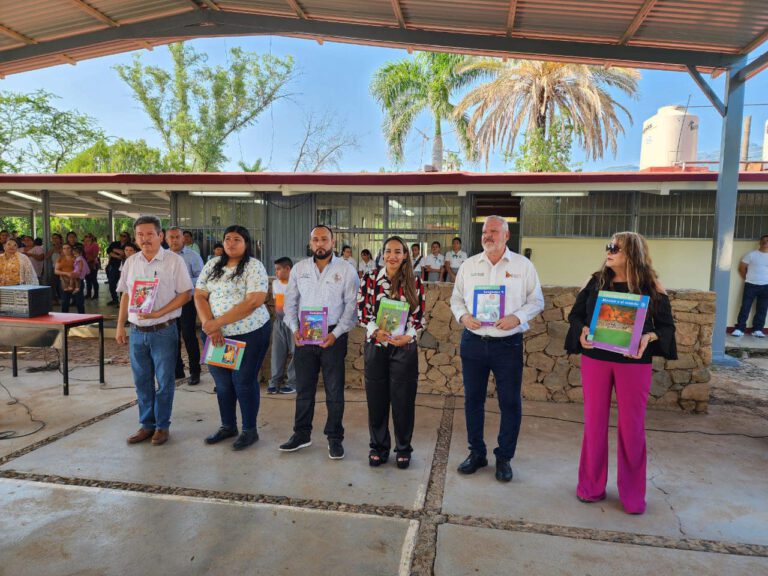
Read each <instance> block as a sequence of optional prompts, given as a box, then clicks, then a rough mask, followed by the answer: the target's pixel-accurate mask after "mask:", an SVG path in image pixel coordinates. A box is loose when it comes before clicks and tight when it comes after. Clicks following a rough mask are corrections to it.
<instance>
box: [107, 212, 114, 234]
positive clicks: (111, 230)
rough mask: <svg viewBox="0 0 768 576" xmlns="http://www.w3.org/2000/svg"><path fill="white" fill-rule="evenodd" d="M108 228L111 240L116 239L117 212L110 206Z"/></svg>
mask: <svg viewBox="0 0 768 576" xmlns="http://www.w3.org/2000/svg"><path fill="white" fill-rule="evenodd" d="M107 230H109V241H110V242H114V241H115V213H114V212H113V210H112V209H111V208H110V209H109V210H107Z"/></svg>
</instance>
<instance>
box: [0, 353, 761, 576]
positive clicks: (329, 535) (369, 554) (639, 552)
mask: <svg viewBox="0 0 768 576" xmlns="http://www.w3.org/2000/svg"><path fill="white" fill-rule="evenodd" d="M83 363H84V364H85V362H83ZM0 364H2V365H7V364H8V360H7V355H6V356H0ZM40 364H41V362H40V360H39V359H29V360H25V361H24V362H22V366H21V368H22V371H21V372H20V377H19V378H12V377H11V375H10V370H9V369H8V368H6V369H3V370H1V371H0V382H1V383H2V384H3V386H5V387H6V388H7V391H6V390H2V389H0V395H4V396H5V398H4V399H3V400H2V401H0V430H13V431H15V432H16V433H17V434H18V435H23V434H27V433H30V432H33V431H34V430H36V429H37V428H39V427H40V426H41V423H43V422H44V423H45V427H44V428H42V430H39V431H37V432H34V433H33V434H31V435H29V436H23V437H19V438H16V439H10V440H3V441H1V442H0V502H2V510H3V513H2V514H0V558H2V561H0V575H6V574H7V575H13V576H17V575H26V574H29V575H35V576H38V575H59V574H115V575H132V574H136V575H139V574H141V575H147V574H164V575H175V574H185V575H186V574H225V573H226V574H300V573H302V574H322V575H326V574H327V575H336V574H338V575H357V574H360V575H378V574H381V575H396V574H414V575H427V574H437V575H441V576H448V575H463V574H467V575H469V574H472V575H477V574H526V575H530V574H537V575H538V574H541V575H550V574H551V575H554V574H558V575H560V574H574V575H576V574H585V575H586V574H591V575H603V574H605V575H612V574H649V573H654V572H656V573H661V574H698V575H708V574H712V575H716V574H717V575H722V574H728V575H741V574H744V575H755V574H768V498H766V495H767V494H768V474H766V470H768V402H764V401H762V400H761V399H760V398H755V399H754V400H750V401H749V402H741V403H740V402H736V401H727V400H722V401H720V402H716V403H714V404H713V405H712V407H711V409H710V413H709V414H708V415H698V416H692V415H683V414H680V413H677V412H650V413H649V416H648V429H649V432H648V442H649V466H648V471H649V478H648V510H647V512H646V514H644V515H642V516H630V515H627V514H625V513H624V512H623V511H622V509H621V505H620V503H619V501H618V497H617V493H616V488H615V467H614V466H612V468H611V476H610V478H609V486H608V498H607V499H606V500H605V501H603V502H601V503H597V504H591V505H585V504H582V503H580V502H579V501H578V500H576V498H575V495H574V489H575V484H574V483H575V478H576V470H577V464H578V454H579V445H580V440H581V438H580V436H581V424H580V422H581V406H580V405H574V404H551V403H536V402H526V403H525V417H524V419H523V428H522V432H521V436H520V443H519V448H518V454H517V456H516V458H515V460H514V461H513V468H514V472H515V478H514V480H513V481H512V483H511V484H507V485H504V484H500V483H498V482H497V481H496V480H495V479H494V477H493V466H492V465H491V466H490V467H488V468H486V469H483V470H481V471H479V472H478V473H477V474H475V475H474V476H472V477H462V476H459V475H458V474H457V473H456V471H455V470H456V466H457V465H458V464H459V462H460V461H461V460H462V459H463V458H464V456H465V455H466V432H465V428H464V419H463V413H462V398H460V397H457V398H453V397H450V398H444V397H439V396H425V395H422V396H419V397H418V399H417V403H418V407H417V417H416V422H417V426H416V433H415V439H414V447H415V453H414V460H413V462H412V465H411V468H409V469H408V470H398V469H397V468H396V467H395V465H394V462H393V461H390V462H389V463H388V464H387V465H385V466H383V467H381V468H378V469H375V468H370V467H369V466H368V465H367V461H366V457H367V426H366V406H365V402H364V396H363V394H362V393H361V392H360V391H357V390H349V391H348V393H347V399H348V404H347V408H346V414H345V427H346V440H345V447H346V451H347V454H346V458H345V459H344V460H342V461H331V460H330V459H329V458H328V455H327V447H326V444H325V440H324V438H323V436H322V433H321V432H322V425H323V422H324V418H325V409H324V407H323V405H322V404H321V403H319V404H318V409H317V414H316V417H315V428H316V430H315V434H314V436H313V445H312V446H311V447H310V448H308V449H305V450H302V451H300V452H297V453H293V454H284V453H280V452H279V451H278V450H277V445H278V444H279V443H280V442H282V441H284V440H285V439H287V438H288V437H289V436H290V433H291V426H292V417H293V397H292V396H266V395H264V396H263V398H262V404H261V411H260V415H259V435H260V440H259V442H258V443H257V444H255V445H254V446H253V447H251V448H249V449H247V450H244V451H242V452H233V451H232V450H231V449H230V447H229V446H228V444H227V443H223V444H220V445H217V446H206V445H205V444H204V443H203V441H202V440H203V438H204V437H205V435H207V434H208V433H210V432H212V431H214V430H215V429H216V427H217V426H218V410H217V407H216V400H215V396H214V395H213V394H212V388H213V386H212V382H211V379H210V376H208V375H204V378H203V382H202V384H201V385H200V386H196V387H190V386H188V385H187V384H181V385H180V386H179V387H178V389H177V392H176V399H175V405H174V415H173V425H172V428H171V440H170V442H169V443H168V444H167V445H165V446H162V447H153V446H151V445H149V444H141V445H137V446H127V445H126V444H125V437H126V436H127V435H128V434H129V433H131V432H132V431H133V430H134V429H135V428H136V427H137V413H136V412H137V409H136V407H135V405H134V404H133V402H134V394H133V391H132V386H131V378H130V369H129V367H128V366H125V365H124V364H121V363H119V362H118V363H116V364H115V365H111V366H108V367H107V384H106V385H105V386H104V387H100V386H99V385H98V379H97V372H96V368H94V367H92V366H87V365H86V366H83V367H78V368H76V369H75V370H74V372H73V373H72V377H73V378H72V381H71V395H70V396H69V397H64V396H62V395H61V387H60V381H61V376H60V374H58V373H56V372H45V373H32V374H30V373H27V372H25V371H24V368H26V367H30V366H37V365H40ZM741 370H746V372H744V374H748V375H749V377H750V378H752V379H753V380H754V381H755V382H759V381H760V379H761V376H760V374H759V373H756V372H755V370H762V368H761V367H760V366H759V365H758V364H753V365H750V366H749V368H748V369H741ZM723 374H725V375H726V376H728V375H729V374H731V373H728V372H726V373H722V372H716V373H715V375H716V378H721V377H722V376H723ZM732 374H735V376H733V375H732ZM732 374H731V376H729V377H731V379H732V380H739V379H740V380H744V378H746V376H743V375H742V373H741V372H738V371H734V372H733V373H732ZM762 376H763V378H762V380H763V381H765V378H764V376H765V373H762ZM755 386H757V385H755ZM753 387H754V386H753ZM758 387H759V386H758ZM9 394H12V395H13V397H15V398H17V399H18V400H19V401H20V403H14V404H8V403H7V402H9V401H10V396H9ZM21 403H23V404H25V405H26V406H27V407H29V409H30V411H31V415H32V418H34V420H35V421H34V422H33V421H32V420H31V419H30V415H29V414H28V412H27V409H26V408H25V406H24V405H22V404H21ZM488 408H489V414H488V417H487V422H486V425H487V437H488V439H489V440H491V441H492V440H493V438H494V437H495V432H496V430H497V426H498V419H497V418H498V416H497V414H495V410H496V409H497V408H496V406H495V400H493V399H490V400H489V404H488ZM612 436H615V432H613V431H612ZM613 440H615V438H612V441H613ZM613 454H615V444H612V464H614V462H613V460H614V459H613ZM491 464H492V463H491Z"/></svg>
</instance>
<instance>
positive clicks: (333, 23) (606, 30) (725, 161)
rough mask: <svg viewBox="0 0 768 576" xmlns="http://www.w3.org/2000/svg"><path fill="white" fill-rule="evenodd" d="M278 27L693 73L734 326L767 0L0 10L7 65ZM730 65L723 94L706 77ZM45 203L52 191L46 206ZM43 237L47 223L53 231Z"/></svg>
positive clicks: (148, 2) (767, 34)
mask: <svg viewBox="0 0 768 576" xmlns="http://www.w3.org/2000/svg"><path fill="white" fill-rule="evenodd" d="M244 35H282V36H296V37H304V38H313V39H315V40H317V41H318V42H320V43H322V42H323V41H326V40H332V41H338V42H352V43H357V44H371V45H378V46H390V47H400V48H406V49H407V50H408V51H409V52H410V51H412V50H415V49H418V50H433V51H455V52H463V53H469V54H481V55H491V56H501V57H512V58H515V57H520V58H537V59H549V60H567V61H574V62H582V63H589V64H603V65H606V66H613V65H622V66H632V67H637V68H656V69H670V70H685V71H688V73H689V74H690V75H691V76H692V77H693V79H694V81H695V82H696V83H697V84H698V85H699V87H700V88H701V89H702V91H703V92H704V94H705V95H706V96H707V98H708V99H709V100H710V102H712V104H713V106H714V107H715V108H716V109H717V110H718V111H719V112H720V114H721V115H722V116H723V131H722V138H721V148H720V149H721V158H720V170H719V173H718V187H717V208H716V209H717V217H716V228H715V230H716V237H715V246H714V249H713V254H712V281H711V285H712V289H713V290H714V291H715V292H716V294H717V300H716V305H717V310H718V312H717V317H716V320H715V327H714V335H713V339H712V353H713V360H714V361H717V362H723V363H728V362H730V361H733V362H736V361H735V360H733V359H729V357H727V356H726V355H725V328H726V316H725V311H726V310H727V303H728V296H729V286H730V268H731V261H732V258H733V254H732V252H733V250H732V246H733V232H734V227H735V219H736V197H737V192H738V190H737V184H738V179H739V175H738V169H739V164H738V161H739V158H738V154H739V136H740V131H741V124H742V119H743V112H744V83H745V82H746V80H748V79H749V78H751V77H752V76H754V75H755V74H757V73H759V72H760V71H762V70H764V69H765V68H768V52H767V53H765V54H762V55H761V56H759V57H758V58H756V59H755V60H754V61H753V62H751V63H750V64H747V63H746V55H747V54H748V53H750V52H752V51H753V50H755V49H756V48H757V47H759V46H760V45H761V44H763V43H764V42H765V41H766V40H768V2H766V1H765V0H739V1H738V2H731V1H717V0H615V1H614V0H580V1H578V2H574V1H573V0H483V1H478V0H443V1H441V2H438V1H437V0H365V1H363V0H88V2H86V1H85V0H68V1H67V2H63V1H62V0H26V1H25V2H16V3H14V5H13V8H6V9H0V76H4V75H8V74H13V73H18V72H23V71H26V70H33V69H36V68H43V67H47V66H54V65H58V64H61V63H69V64H75V63H76V62H77V61H78V60H82V59H87V58H95V57H98V56H104V55H107V54H114V53H118V52H126V51H130V50H135V49H140V48H147V49H152V47H153V46H155V45H157V44H166V43H169V42H173V41H177V40H182V39H189V38H200V37H213V36H244ZM723 71H725V72H726V74H727V77H726V89H725V95H724V98H722V99H721V98H720V97H718V96H717V94H716V93H715V91H714V90H712V88H711V87H710V86H709V85H708V84H707V83H706V80H704V78H703V77H702V76H701V73H702V72H711V73H713V75H714V74H719V73H721V72H723ZM45 205H46V207H47V201H46V203H45ZM45 233H46V234H47V230H46V231H45Z"/></svg>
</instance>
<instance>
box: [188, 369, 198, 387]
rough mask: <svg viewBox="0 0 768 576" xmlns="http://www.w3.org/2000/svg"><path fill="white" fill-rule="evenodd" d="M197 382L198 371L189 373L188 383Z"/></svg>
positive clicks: (192, 384) (193, 383)
mask: <svg viewBox="0 0 768 576" xmlns="http://www.w3.org/2000/svg"><path fill="white" fill-rule="evenodd" d="M197 384H200V372H197V373H195V372H193V373H192V374H190V375H189V385H190V386H195V385H197Z"/></svg>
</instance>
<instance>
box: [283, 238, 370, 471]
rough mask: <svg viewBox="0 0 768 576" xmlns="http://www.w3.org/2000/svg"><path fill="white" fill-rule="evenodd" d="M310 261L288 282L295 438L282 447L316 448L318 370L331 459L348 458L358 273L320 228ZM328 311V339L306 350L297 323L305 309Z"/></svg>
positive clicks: (313, 240) (287, 318)
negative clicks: (348, 374)
mask: <svg viewBox="0 0 768 576" xmlns="http://www.w3.org/2000/svg"><path fill="white" fill-rule="evenodd" d="M309 246H310V249H311V250H312V254H313V256H312V258H306V259H304V260H302V261H301V262H299V263H298V264H296V265H295V266H294V267H293V269H292V270H291V274H290V277H289V279H288V289H287V290H286V293H285V323H286V324H287V325H288V327H289V328H290V329H291V332H293V337H294V341H295V342H296V351H295V354H294V358H295V362H296V416H295V420H294V426H293V435H292V436H291V438H290V440H288V442H286V443H285V444H281V445H280V450H281V451H283V452H294V451H296V450H299V449H300V448H305V447H307V446H309V445H311V444H312V442H311V440H310V437H311V434H312V418H313V416H314V413H315V394H316V392H317V379H318V376H319V374H320V370H322V371H323V383H324V384H325V404H326V407H327V409H328V419H327V420H326V423H325V430H324V432H325V435H326V436H327V437H328V456H329V457H330V458H331V459H332V460H340V459H342V458H344V446H343V445H342V441H343V440H344V426H343V425H342V419H343V417H344V358H345V356H346V355H347V333H348V332H349V331H350V330H351V329H352V328H354V327H355V326H356V325H357V290H358V288H359V286H360V279H359V278H358V276H357V271H356V270H355V269H354V268H352V266H350V265H349V264H348V263H347V262H346V261H345V260H343V259H342V258H338V257H336V256H334V255H333V246H334V238H333V231H332V230H331V229H330V228H328V227H327V226H323V225H320V226H316V227H315V228H314V229H313V230H312V233H311V235H310V239H309ZM306 307H326V308H327V309H328V335H327V336H326V337H325V339H324V341H323V343H322V344H319V345H309V344H304V345H302V342H301V335H300V332H299V320H300V317H301V310H302V308H306Z"/></svg>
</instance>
